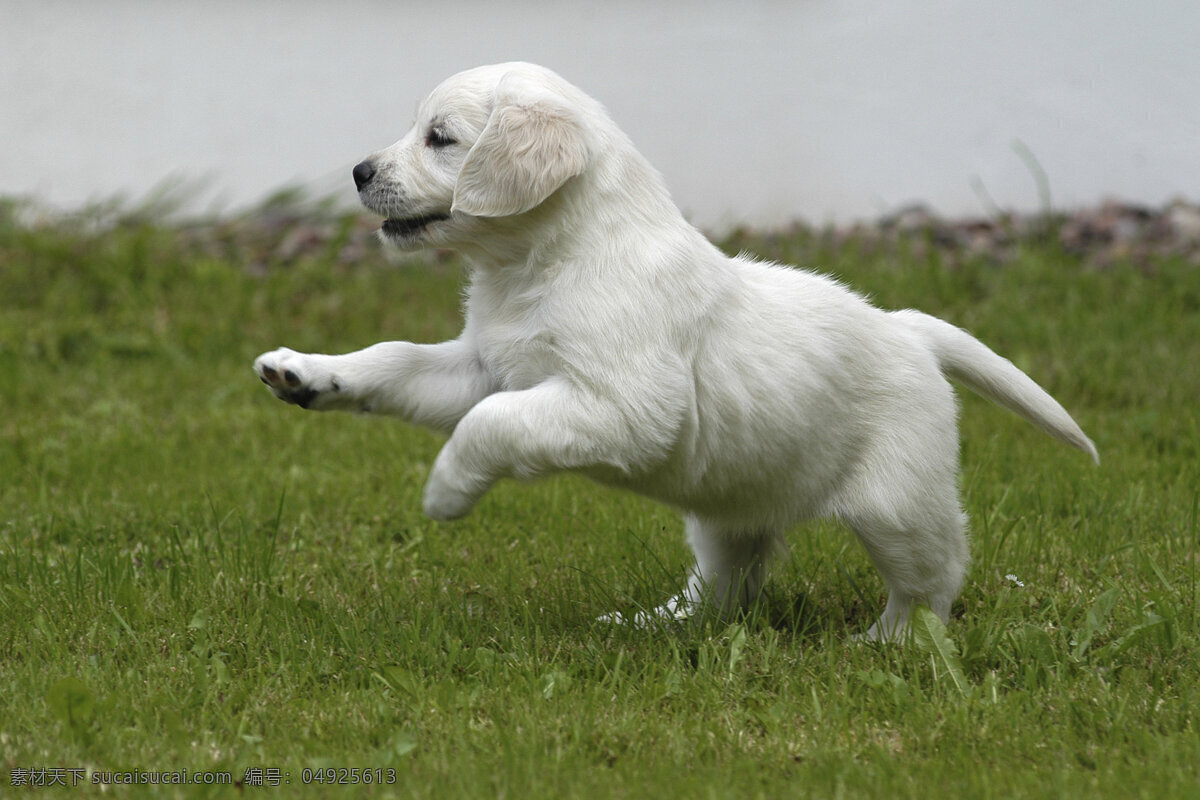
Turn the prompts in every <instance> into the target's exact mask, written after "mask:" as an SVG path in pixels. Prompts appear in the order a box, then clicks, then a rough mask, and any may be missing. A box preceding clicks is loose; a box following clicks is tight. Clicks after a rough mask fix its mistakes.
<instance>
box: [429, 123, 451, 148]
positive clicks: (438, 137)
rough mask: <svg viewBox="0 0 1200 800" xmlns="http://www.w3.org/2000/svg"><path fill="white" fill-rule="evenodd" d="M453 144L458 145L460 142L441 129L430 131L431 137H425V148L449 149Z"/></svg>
mask: <svg viewBox="0 0 1200 800" xmlns="http://www.w3.org/2000/svg"><path fill="white" fill-rule="evenodd" d="M452 144H458V140H457V139H455V138H454V137H452V136H450V135H448V134H447V133H446V132H445V131H444V130H442V129H441V128H433V129H432V130H430V131H429V135H427V136H426V137H425V146H426V147H432V148H434V149H441V148H443V147H449V146H450V145H452Z"/></svg>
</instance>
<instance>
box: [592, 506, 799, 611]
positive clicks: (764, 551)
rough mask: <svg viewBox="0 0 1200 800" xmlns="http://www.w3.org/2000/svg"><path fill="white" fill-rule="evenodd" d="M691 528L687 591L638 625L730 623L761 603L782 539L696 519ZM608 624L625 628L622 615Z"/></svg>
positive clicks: (769, 533) (691, 520)
mask: <svg viewBox="0 0 1200 800" xmlns="http://www.w3.org/2000/svg"><path fill="white" fill-rule="evenodd" d="M685 525H686V532H687V539H688V544H689V545H691V548H692V552H693V553H694V554H695V556H696V564H695V566H694V567H692V572H691V575H690V576H689V578H688V583H687V586H686V587H685V588H684V590H683V591H682V592H680V593H679V594H677V595H675V596H674V597H672V598H671V599H670V600H668V601H667V602H666V603H664V604H662V605H661V606H659V607H658V608H656V609H654V610H653V611H651V612H648V613H647V612H642V613H639V614H637V615H636V616H635V617H634V618H633V620H632V621H633V623H634V624H635V625H638V626H643V625H652V624H653V623H654V622H655V621H657V620H677V621H684V620H688V619H691V618H692V617H695V616H697V615H698V614H703V613H708V612H712V613H715V614H716V615H717V616H718V617H727V616H729V615H730V614H733V613H735V612H737V611H739V610H742V609H745V608H748V607H749V606H750V605H752V604H753V603H754V602H755V601H756V600H757V599H758V597H759V594H760V592H761V591H762V585H763V581H764V580H765V578H766V574H767V566H768V563H769V561H770V559H771V557H772V555H774V553H775V552H776V551H777V550H778V549H779V535H778V533H777V532H776V531H762V530H744V529H739V528H735V527H730V526H725V525H720V524H718V523H714V522H712V521H709V520H704V519H701V518H699V517H696V516H692V515H689V516H688V517H687V518H686V519H685ZM603 619H607V620H609V621H613V622H625V618H624V617H622V615H620V614H612V615H606V616H605V617H603Z"/></svg>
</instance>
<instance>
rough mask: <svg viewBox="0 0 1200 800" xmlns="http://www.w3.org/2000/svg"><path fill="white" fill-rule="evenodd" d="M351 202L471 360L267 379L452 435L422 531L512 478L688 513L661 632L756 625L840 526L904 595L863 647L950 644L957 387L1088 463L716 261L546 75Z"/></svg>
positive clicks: (1028, 408)
mask: <svg viewBox="0 0 1200 800" xmlns="http://www.w3.org/2000/svg"><path fill="white" fill-rule="evenodd" d="M354 179H355V182H356V183H357V185H358V189H359V195H360V197H361V199H362V202H363V204H364V205H366V207H367V208H369V209H371V210H372V211H374V212H376V213H378V214H381V215H383V216H384V217H386V218H387V219H386V221H385V222H384V223H383V228H382V231H381V235H382V237H383V239H384V240H385V241H387V242H390V243H391V244H394V245H397V246H399V247H401V248H406V249H408V248H421V247H444V248H453V249H455V250H457V251H459V252H460V253H462V254H463V255H464V256H465V258H466V259H467V261H468V262H469V264H470V265H471V282H470V288H469V290H468V292H467V300H466V306H465V315H466V323H465V326H464V328H463V331H462V334H461V335H460V336H459V337H458V338H457V339H455V340H453V341H449V342H443V343H441V344H426V345H422V344H412V343H410V342H385V343H381V344H376V345H374V346H372V347H368V348H366V349H365V350H361V351H358V352H356V353H349V354H346V355H310V354H303V353H297V352H294V351H292V350H288V349H286V348H284V349H280V350H275V351H273V352H270V353H266V354H264V355H262V356H260V357H259V359H258V360H257V362H256V363H255V370H256V371H257V373H258V375H259V376H260V377H261V378H262V380H263V381H264V382H265V383H266V384H267V385H268V386H269V387H270V388H271V390H272V391H273V392H274V393H275V395H276V396H277V397H279V398H280V399H282V400H286V401H288V402H290V403H295V404H297V405H300V406H302V407H304V408H311V409H321V410H325V409H341V410H347V411H369V412H375V413H382V414H395V415H398V416H401V417H403V418H405V419H407V420H410V421H412V422H414V423H417V424H420V425H426V426H429V427H432V428H435V429H438V430H441V431H445V432H447V433H449V434H450V439H449V441H448V442H447V443H446V445H445V447H444V448H443V449H442V451H441V453H440V455H439V456H438V458H437V461H436V463H435V464H434V466H433V471H432V473H431V475H430V477H429V482H428V484H427V485H426V487H425V495H424V506H425V512H426V513H427V514H428V515H429V516H431V517H433V518H434V519H438V520H449V519H454V518H456V517H461V516H463V515H464V514H466V513H467V512H468V511H470V510H471V507H472V506H474V505H475V503H476V502H477V501H478V500H479V498H480V497H482V496H483V494H484V493H485V492H486V491H487V490H488V489H489V488H490V487H491V486H492V484H494V483H495V482H496V481H498V480H500V479H501V478H508V477H515V478H521V479H527V478H534V477H537V476H540V475H545V474H548V473H552V472H557V471H560V470H573V471H576V472H580V473H583V474H584V475H587V476H590V477H591V478H594V479H595V480H598V481H601V482H603V483H606V484H611V485H615V486H621V487H625V488H628V489H632V490H634V491H637V492H640V493H642V494H645V495H647V496H649V497H652V498H656V499H658V500H661V501H663V502H665V503H669V504H671V505H673V506H675V507H677V508H679V509H681V510H682V512H683V513H684V515H685V519H686V529H687V538H688V542H689V543H690V544H691V547H692V550H693V551H694V552H695V556H696V566H695V568H694V570H693V573H692V576H691V578H690V580H689V581H688V584H687V586H686V588H685V589H684V590H683V591H682V592H681V593H680V594H679V595H678V596H676V597H674V598H672V599H671V600H670V601H668V602H667V603H666V604H664V605H663V606H662V607H661V608H659V609H657V613H658V614H659V615H661V616H667V617H685V616H688V615H689V614H691V613H692V612H693V611H694V610H696V609H697V608H698V607H699V604H701V603H705V602H706V603H709V604H711V606H712V607H713V608H715V609H716V610H718V611H729V610H731V609H734V608H737V607H739V606H742V605H745V604H746V603H747V602H749V601H750V600H752V599H753V598H754V597H755V596H756V594H757V593H758V590H759V587H760V585H761V581H762V578H763V573H764V568H765V565H766V562H767V559H768V556H769V555H770V554H771V553H772V551H773V550H775V549H776V548H775V545H776V543H777V541H778V539H779V537H780V536H781V534H782V532H783V531H784V530H785V529H786V528H788V527H789V526H791V525H793V524H795V523H797V522H798V521H801V520H806V519H810V518H813V517H818V516H829V515H832V516H835V517H837V518H839V519H841V520H844V521H845V522H846V523H847V524H849V525H850V527H852V528H853V529H854V530H855V531H856V532H857V534H858V536H859V539H860V540H861V541H862V543H863V545H864V546H865V547H866V549H867V552H868V553H869V554H870V557H871V559H872V560H873V561H874V563H875V565H876V567H877V568H878V569H879V571H880V573H882V575H883V579H884V581H885V582H886V583H887V587H888V590H889V592H890V594H889V596H888V601H887V607H886V610H885V611H884V612H883V616H882V617H881V618H880V619H879V620H878V621H877V622H876V623H875V624H874V625H873V626H872V627H871V629H870V631H868V633H867V636H868V637H869V638H888V637H891V636H894V635H896V634H897V633H899V632H900V631H902V630H903V628H904V626H905V624H906V622H907V619H908V614H909V609H910V607H911V606H912V604H913V603H915V602H924V603H927V604H928V605H929V606H930V607H931V608H932V609H933V610H934V611H935V612H936V613H937V614H938V615H939V616H940V617H941V618H942V619H946V618H947V617H948V615H949V612H950V604H951V602H952V601H953V600H954V598H955V597H956V595H957V594H958V591H959V588H960V587H961V585H962V581H963V575H964V572H965V570H966V566H967V561H968V550H967V539H966V535H965V523H966V519H965V516H964V514H963V511H962V507H961V505H960V503H959V499H958V487H957V476H958V441H957V432H956V410H957V409H956V403H955V398H954V395H953V392H952V390H951V387H950V384H949V383H947V381H946V376H950V377H953V378H956V379H957V380H959V381H961V382H962V383H964V384H966V385H967V386H968V387H970V388H971V389H973V390H975V391H976V392H979V393H980V394H982V395H984V396H985V397H988V398H990V399H991V400H993V401H995V402H997V403H999V404H1000V405H1002V406H1005V407H1006V408H1009V409H1011V410H1012V411H1015V412H1016V413H1018V414H1020V415H1021V416H1023V417H1025V418H1026V419H1028V420H1029V421H1030V422H1032V423H1034V424H1035V425H1037V426H1039V427H1041V428H1042V429H1043V430H1045V431H1046V432H1047V433H1049V434H1050V435H1052V436H1055V437H1057V438H1059V439H1061V440H1063V441H1064V442H1067V443H1068V444H1071V445H1073V446H1075V447H1078V448H1080V449H1081V450H1084V451H1086V452H1087V453H1090V454H1091V455H1092V457H1093V458H1096V449H1095V447H1094V446H1093V445H1092V442H1091V441H1090V440H1089V439H1088V438H1087V436H1085V435H1084V433H1083V431H1081V430H1080V428H1079V426H1078V425H1076V424H1075V422H1074V421H1073V420H1072V419H1071V417H1070V416H1069V415H1068V414H1067V412H1066V411H1064V410H1063V408H1062V407H1061V406H1060V405H1059V404H1058V403H1057V402H1055V401H1054V399H1053V398H1052V397H1050V396H1049V395H1048V394H1047V393H1046V392H1045V391H1043V390H1042V389H1041V388H1040V387H1039V386H1038V385H1037V384H1036V383H1034V382H1033V381H1032V380H1031V379H1030V378H1029V377H1027V376H1026V375H1025V374H1024V373H1022V372H1021V371H1019V370H1018V369H1017V368H1016V367H1014V366H1013V365H1012V364H1011V363H1010V362H1009V361H1007V360H1005V359H1004V358H1001V357H1000V356H998V355H996V354H995V353H993V352H992V351H991V350H989V349H988V348H987V347H986V346H984V345H983V344H981V343H980V342H979V341H978V340H976V339H974V338H973V337H971V336H970V335H969V334H967V333H965V332H963V331H962V330H959V329H958V328H955V327H953V326H952V325H949V324H948V323H945V322H942V321H940V320H938V319H935V318H933V317H930V316H927V315H925V314H922V313H920V312H918V311H896V312H887V311H882V310H880V309H877V308H875V307H873V306H871V305H869V304H868V303H867V302H866V301H865V300H864V299H863V298H862V297H860V296H858V295H857V294H854V293H853V292H851V291H849V290H847V289H846V288H845V287H843V286H841V285H839V284H838V283H836V282H835V281H833V280H831V279H829V278H826V277H823V276H821V275H817V274H814V273H811V272H806V271H802V270H799V269H793V268H791V267H784V266H778V265H775V264H765V263H761V262H757V261H754V260H752V259H749V258H745V257H738V258H728V257H727V256H725V255H724V254H722V253H721V252H720V251H719V250H718V249H717V248H716V247H714V246H713V245H712V244H710V243H709V242H708V241H707V240H706V239H705V238H704V237H703V236H702V235H701V234H700V233H699V232H698V231H697V230H695V229H694V228H693V227H692V226H691V225H689V224H688V223H687V222H686V221H685V220H684V218H683V216H682V215H681V214H680V212H679V211H678V210H677V209H676V207H675V205H674V204H673V203H672V201H671V197H670V195H669V194H668V192H667V189H666V187H665V185H664V183H663V180H662V178H661V177H660V176H659V174H658V173H657V172H655V170H654V169H653V168H652V167H651V166H650V165H649V164H648V163H647V162H646V161H645V160H644V159H643V158H642V156H641V155H639V154H638V152H637V151H636V150H635V149H634V147H633V145H632V144H631V143H630V141H629V139H628V138H627V137H626V136H625V135H624V134H623V133H622V132H621V131H620V130H619V129H618V128H617V126H616V125H615V124H614V123H613V122H612V120H611V119H610V118H609V116H608V114H607V113H606V112H605V110H604V108H603V107H602V106H601V105H600V104H599V103H598V102H596V101H595V100H593V99H592V98H590V97H588V96H587V95H585V94H584V93H583V92H582V91H580V90H579V89H577V88H576V87H574V86H572V85H571V84H569V83H567V82H566V81H565V80H563V79H562V78H560V77H559V76H558V75H556V74H555V73H553V72H551V71H549V70H547V69H545V68H542V67H538V66H534V65H531V64H522V63H512V64H500V65H496V66H488V67H480V68H478V69H473V70H469V71H467V72H463V73H460V74H458V75H455V76H453V77H452V78H450V79H449V80H447V81H445V82H444V83H443V84H442V85H441V86H439V87H438V88H437V89H435V90H434V91H433V93H432V94H431V95H430V96H429V97H428V99H426V100H425V102H424V103H423V104H422V105H421V106H420V109H419V111H418V114H417V122H416V124H415V126H414V127H413V128H412V130H410V131H409V132H408V133H407V134H405V136H404V138H403V139H401V140H400V141H398V142H396V143H395V144H393V145H392V146H391V147H388V148H386V149H385V150H381V151H379V152H377V153H375V154H373V155H371V156H369V157H368V158H367V159H365V160H364V161H363V162H362V163H361V164H359V165H358V166H356V167H355V168H354Z"/></svg>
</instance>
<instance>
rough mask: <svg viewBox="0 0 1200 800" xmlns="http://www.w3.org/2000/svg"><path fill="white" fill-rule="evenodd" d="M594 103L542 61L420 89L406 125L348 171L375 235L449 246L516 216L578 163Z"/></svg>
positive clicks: (582, 163) (587, 150) (587, 155)
mask: <svg viewBox="0 0 1200 800" xmlns="http://www.w3.org/2000/svg"><path fill="white" fill-rule="evenodd" d="M598 108H599V106H598V104H596V103H595V101H593V100H591V99H590V98H588V97H587V96H586V95H584V94H583V93H582V92H580V91H579V90H578V89H576V88H575V87H573V86H571V85H570V84H569V83H567V82H566V81H564V80H563V79H562V78H560V77H558V76H557V75H556V74H554V73H553V72H551V71H550V70H547V69H545V68H543V67H538V66H535V65H532V64H522V63H513V64H499V65H495V66H489V67H479V68H477V69H472V70H468V71H466V72H461V73H459V74H457V75H455V76H453V77H451V78H449V79H448V80H446V81H445V82H443V83H442V84H441V85H440V86H438V88H437V89H435V90H434V91H433V93H432V94H430V95H429V97H428V98H426V99H425V101H424V102H423V103H422V104H421V106H420V109H419V110H418V112H417V121H416V124H415V125H414V126H413V127H412V129H411V130H409V132H408V133H407V134H405V136H404V138H402V139H401V140H400V141H398V142H396V143H395V144H393V145H392V146H391V147H388V148H386V149H385V150H381V151H379V152H377V153H374V154H373V155H371V156H369V157H367V158H366V159H364V160H363V161H362V163H360V164H358V165H357V166H356V167H355V168H354V182H355V184H356V185H357V186H358V193H359V198H360V199H361V200H362V203H363V205H365V206H366V207H367V208H369V209H371V210H372V211H374V212H376V213H377V214H381V215H383V216H384V217H386V220H385V221H384V223H383V228H382V231H381V234H382V236H383V238H384V239H385V240H386V241H388V242H390V243H392V244H395V245H398V246H400V247H403V248H406V249H409V248H417V247H426V246H431V245H444V246H453V245H454V244H456V243H459V242H462V241H464V240H467V239H470V238H472V237H474V236H478V235H479V234H480V233H481V232H482V231H481V229H482V228H483V227H485V226H486V225H487V224H488V221H489V220H493V219H496V218H502V217H513V216H516V215H519V214H524V213H525V212H527V211H530V210H531V209H534V208H536V207H537V206H539V205H541V204H542V203H544V202H545V201H546V200H547V199H548V198H550V197H551V196H552V195H553V194H554V193H555V192H556V191H558V189H560V188H561V187H562V186H563V184H565V183H566V182H567V181H568V180H570V179H571V178H573V177H575V176H577V175H579V174H581V173H582V172H583V171H584V170H585V169H587V167H588V165H589V163H590V162H591V159H592V155H593V149H594V147H593V144H592V142H591V135H590V131H589V125H588V121H589V119H595V118H596V116H595V115H596V114H597V113H602V112H597V111H596V109H598Z"/></svg>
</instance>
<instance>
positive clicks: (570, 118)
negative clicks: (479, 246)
mask: <svg viewBox="0 0 1200 800" xmlns="http://www.w3.org/2000/svg"><path fill="white" fill-rule="evenodd" d="M495 101H496V104H495V106H494V107H493V109H492V113H491V116H490V117H488V121H487V125H486V126H485V127H484V129H483V133H482V134H480V136H479V140H478V141H476V142H475V145H474V146H473V147H472V148H471V150H470V152H469V153H467V158H466V161H464V162H463V165H462V169H461V170H460V171H459V173H458V182H457V184H456V185H455V187H454V204H453V206H452V210H454V211H462V212H464V213H466V214H471V215H473V216H477V217H506V216H511V215H513V214H521V213H523V212H525V211H528V210H529V209H531V208H534V207H535V206H537V205H539V204H541V203H542V202H543V201H544V200H545V199H546V198H547V197H549V196H550V195H551V194H553V193H554V192H555V191H556V190H557V189H558V188H559V187H560V186H562V185H563V184H564V183H566V182H567V181H568V180H569V179H570V178H573V177H575V176H576V175H578V174H580V173H581V172H583V170H584V169H585V168H586V167H587V165H588V162H589V160H590V157H591V153H590V148H589V147H588V142H587V130H586V129H585V127H584V125H583V123H582V121H581V119H580V117H581V114H580V111H579V110H578V109H576V108H575V107H574V106H573V105H572V104H571V102H570V101H569V100H568V99H567V98H565V97H563V96H562V95H560V94H558V93H557V92H555V91H554V90H553V89H551V88H549V87H547V86H546V85H545V84H544V83H540V82H538V81H536V80H534V79H532V78H530V77H529V76H525V75H520V74H517V73H511V72H510V73H508V74H507V75H505V76H504V77H503V78H501V80H500V83H499V84H498V85H497V87H496V97H495Z"/></svg>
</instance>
